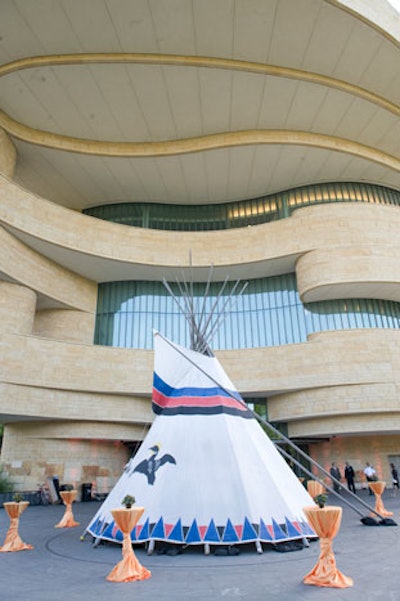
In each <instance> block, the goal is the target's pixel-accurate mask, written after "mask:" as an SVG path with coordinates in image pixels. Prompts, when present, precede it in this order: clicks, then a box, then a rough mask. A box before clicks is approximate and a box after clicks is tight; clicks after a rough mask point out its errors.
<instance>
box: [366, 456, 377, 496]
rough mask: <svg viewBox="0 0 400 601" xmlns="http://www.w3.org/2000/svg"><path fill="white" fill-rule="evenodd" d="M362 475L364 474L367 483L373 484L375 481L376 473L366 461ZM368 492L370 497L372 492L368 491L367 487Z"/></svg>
mask: <svg viewBox="0 0 400 601" xmlns="http://www.w3.org/2000/svg"><path fill="white" fill-rule="evenodd" d="M364 474H365V477H366V479H367V482H374V481H375V480H376V471H375V470H374V468H373V467H372V465H370V464H369V463H368V461H367V463H366V464H365V468H364ZM368 492H369V494H370V495H373V494H374V493H373V492H372V490H371V489H370V487H369V486H368Z"/></svg>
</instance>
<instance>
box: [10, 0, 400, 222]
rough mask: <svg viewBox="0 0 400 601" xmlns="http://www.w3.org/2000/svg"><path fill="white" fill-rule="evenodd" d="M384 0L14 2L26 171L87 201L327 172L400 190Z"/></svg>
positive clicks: (165, 195) (47, 188) (38, 184)
mask: <svg viewBox="0 0 400 601" xmlns="http://www.w3.org/2000/svg"><path fill="white" fill-rule="evenodd" d="M372 4H373V3H371V7H367V8H365V6H364V8H363V7H361V8H360V7H358V3H357V2H354V1H353V2H350V1H347V2H345V3H342V2H337V1H327V0H313V1H311V2H310V0H295V1H292V2H285V3H283V2H278V1H277V0H256V1H255V2H252V5H251V7H249V5H248V3H246V2H244V1H243V0H238V1H237V2H236V3H235V9H234V10H233V5H232V3H231V2H228V1H223V2H220V3H218V7H216V5H215V3H214V2H208V1H205V2H201V3H196V7H195V8H194V7H193V4H192V3H191V2H180V3H179V10H178V6H177V5H176V6H175V5H174V6H169V9H168V10H167V11H166V10H165V9H164V8H163V7H162V6H161V5H156V6H152V7H151V10H150V6H149V4H147V3H144V4H143V5H141V8H140V11H139V9H138V7H136V9H135V14H133V13H132V10H133V9H132V3H131V2H127V1H125V2H121V3H119V5H118V12H115V11H113V10H112V5H110V7H109V10H108V11H104V12H102V11H97V13H96V18H95V19H93V16H92V15H91V14H89V13H87V14H86V13H85V12H83V11H77V10H76V9H74V8H73V7H69V10H68V15H66V14H61V12H59V11H56V10H50V11H47V13H46V17H45V18H44V16H43V15H42V14H41V11H36V10H34V9H33V8H32V3H31V2H29V1H27V0H22V1H19V2H18V3H17V2H10V3H9V9H8V10H7V11H6V10H4V9H0V16H1V17H2V23H3V24H4V27H5V29H6V30H7V31H8V32H9V36H10V37H9V38H7V40H6V43H5V44H3V45H2V47H4V51H3V54H2V50H1V49H0V63H2V64H0V91H1V96H2V105H1V113H0V127H1V128H3V130H4V131H6V132H8V135H9V136H10V138H11V140H12V141H13V143H14V145H15V148H16V150H17V154H18V159H17V163H16V169H15V178H16V181H17V182H19V183H20V184H21V185H22V186H24V187H26V188H27V189H29V190H31V191H33V192H35V193H38V194H40V195H41V196H43V197H44V198H48V199H49V200H51V201H52V202H55V203H57V204H60V205H64V206H66V207H69V208H72V209H75V210H78V211H81V210H82V209H84V208H87V207H90V206H94V205H100V204H105V203H110V202H125V201H126V202H127V201H130V202H135V201H143V200H146V201H148V202H152V201H153V202H170V203H176V204H179V203H182V204H190V203H193V204H207V203H218V202H228V201H232V200H240V199H244V198H253V197H256V196H260V195H265V194H271V193H274V192H277V191H280V190H283V189H287V188H291V187H296V186H300V185H304V184H309V183H311V182H314V183H316V182H322V181H350V180H356V181H368V182H371V183H377V184H382V185H387V186H389V187H393V188H395V189H400V167H399V158H398V157H399V155H400V142H399V140H400V135H399V133H400V131H399V128H400V125H399V113H400V107H399V103H398V88H399V85H400V67H399V65H400V61H399V35H398V33H397V32H396V28H395V27H391V26H390V23H391V20H392V19H393V14H394V13H393V9H392V8H391V7H390V5H389V4H388V3H383V4H382V5H381V6H380V10H379V15H377V14H375V12H376V11H375V12H374V9H373V7H372ZM17 5H18V6H17ZM364 5H365V3H364ZM50 31H51V35H50V33H49V32H50ZM88 32H90V34H89V33H88ZM11 37H14V38H15V39H24V50H23V53H24V55H23V56H21V50H19V49H17V48H16V47H15V48H14V47H13V45H12V44H11ZM7 42H8V43H7ZM99 49H100V50H101V52H100V51H99Z"/></svg>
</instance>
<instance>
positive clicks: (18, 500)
mask: <svg viewBox="0 0 400 601" xmlns="http://www.w3.org/2000/svg"><path fill="white" fill-rule="evenodd" d="M23 500H24V495H21V493H19V492H16V493H15V494H14V495H13V501H14V503H21V502H22V501H23Z"/></svg>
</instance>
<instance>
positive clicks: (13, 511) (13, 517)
mask: <svg viewBox="0 0 400 601" xmlns="http://www.w3.org/2000/svg"><path fill="white" fill-rule="evenodd" d="M3 505H4V509H5V510H6V512H7V514H8V517H9V518H10V527H9V529H8V532H7V534H6V539H5V541H4V545H3V546H2V547H0V551H25V550H27V549H33V546H32V545H27V544H26V543H24V542H23V541H22V540H21V538H20V536H19V534H18V525H19V516H20V515H21V513H23V512H24V511H25V509H26V508H27V507H28V505H29V501H21V502H20V503H14V502H10V503H3Z"/></svg>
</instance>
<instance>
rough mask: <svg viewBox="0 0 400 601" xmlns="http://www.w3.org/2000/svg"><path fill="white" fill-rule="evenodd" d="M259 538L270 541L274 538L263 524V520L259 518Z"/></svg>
mask: <svg viewBox="0 0 400 601" xmlns="http://www.w3.org/2000/svg"><path fill="white" fill-rule="evenodd" d="M259 536H260V539H261V540H265V541H272V540H274V539H273V538H272V536H271V533H270V531H269V530H268V528H267V527H266V525H265V522H264V521H263V520H260V535H259Z"/></svg>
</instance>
